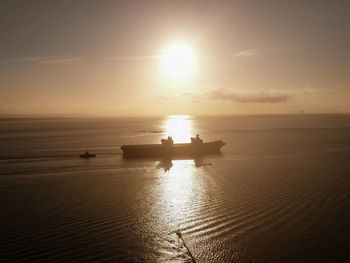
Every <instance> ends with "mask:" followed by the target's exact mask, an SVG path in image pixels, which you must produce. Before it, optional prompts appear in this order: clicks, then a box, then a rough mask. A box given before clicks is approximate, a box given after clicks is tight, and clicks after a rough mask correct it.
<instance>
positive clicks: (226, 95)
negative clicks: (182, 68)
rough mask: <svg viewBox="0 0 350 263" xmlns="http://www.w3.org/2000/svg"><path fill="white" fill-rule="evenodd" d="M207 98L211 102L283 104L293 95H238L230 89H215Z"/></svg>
mask: <svg viewBox="0 0 350 263" xmlns="http://www.w3.org/2000/svg"><path fill="white" fill-rule="evenodd" d="M207 97H208V99H211V100H221V101H231V102H238V103H281V102H286V101H287V100H288V99H289V98H290V97H291V95H290V94H283V93H271V92H268V93H267V92H256V93H236V92H233V91H230V90H228V89H214V90H212V91H211V92H209V93H207Z"/></svg>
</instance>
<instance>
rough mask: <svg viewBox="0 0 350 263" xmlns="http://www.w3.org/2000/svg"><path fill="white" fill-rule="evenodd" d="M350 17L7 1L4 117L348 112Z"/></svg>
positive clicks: (175, 4)
mask: <svg viewBox="0 0 350 263" xmlns="http://www.w3.org/2000/svg"><path fill="white" fill-rule="evenodd" d="M349 13H350V1H322V0H318V1H313V0H310V1H283V0H281V1H277V0H276V1H272V0H267V1H257V0H256V1H253V0H248V1H97V0H96V1H90V0H76V1H66V0H62V1H36V0H33V1H8V0H5V1H2V6H1V10H0V34H1V41H0V115H7V114H40V115H43V114H54V115H62V114H64V115H65V114H68V115H69V114H73V115H81V114H84V115H85V114H86V115H96V116H145V115H168V114H281V113H282V114H283V113H293V112H300V111H305V112H307V113H325V112H334V113H338V112H339V113H340V112H341V113H344V112H348V113H349V112H350V102H349V101H350V74H349V73H350V72H349V69H350V52H349V46H350V34H349V28H350V16H349ZM176 43H182V44H183V46H184V48H181V47H180V49H176V48H175V51H174V50H172V47H173V46H174V45H176ZM169 50H170V51H169ZM178 50H180V51H178ZM189 50H190V51H189ZM169 56H170V58H171V59H172V57H174V56H180V57H181V58H180V61H179V63H178V65H176V67H177V68H176V70H180V72H178V71H176V72H174V68H173V65H170V66H169V62H164V57H166V59H168V58H169ZM175 60H177V57H176V58H175ZM175 62H176V63H177V62H178V61H175ZM167 63H168V64H167ZM192 64H193V65H192ZM174 76H175V77H174ZM178 80H180V81H178Z"/></svg>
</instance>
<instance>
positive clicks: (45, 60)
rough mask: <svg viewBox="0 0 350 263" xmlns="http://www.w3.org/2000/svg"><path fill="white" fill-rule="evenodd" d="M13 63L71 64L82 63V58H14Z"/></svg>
mask: <svg viewBox="0 0 350 263" xmlns="http://www.w3.org/2000/svg"><path fill="white" fill-rule="evenodd" d="M14 61H16V62H25V63H36V64H72V63H75V62H79V61H83V58H81V57H68V56H37V57H22V58H16V59H14Z"/></svg>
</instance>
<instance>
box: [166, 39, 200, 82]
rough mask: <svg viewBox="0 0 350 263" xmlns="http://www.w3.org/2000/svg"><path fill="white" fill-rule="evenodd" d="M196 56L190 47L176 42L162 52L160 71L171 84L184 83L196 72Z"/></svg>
mask: <svg viewBox="0 0 350 263" xmlns="http://www.w3.org/2000/svg"><path fill="white" fill-rule="evenodd" d="M196 67H197V65H196V56H195V53H194V51H193V49H192V47H191V46H190V45H188V44H187V43H184V42H176V43H173V44H172V45H170V46H169V47H168V48H166V49H164V50H163V51H162V55H161V70H162V73H163V76H164V77H165V78H166V79H167V80H170V81H172V82H184V81H186V80H188V79H189V78H190V77H191V76H193V74H194V73H195V72H196Z"/></svg>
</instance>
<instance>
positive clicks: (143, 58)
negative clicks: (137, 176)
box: [102, 55, 160, 61]
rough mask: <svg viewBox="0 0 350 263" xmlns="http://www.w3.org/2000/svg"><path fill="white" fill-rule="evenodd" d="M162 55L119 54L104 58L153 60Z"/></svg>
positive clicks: (108, 59) (111, 59)
mask: <svg viewBox="0 0 350 263" xmlns="http://www.w3.org/2000/svg"><path fill="white" fill-rule="evenodd" d="M159 57H160V56H155V55H146V56H119V57H118V56H117V57H104V58H102V60H106V61H118V60H153V59H159Z"/></svg>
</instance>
